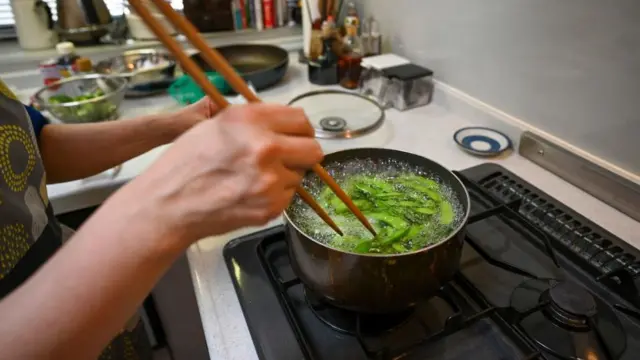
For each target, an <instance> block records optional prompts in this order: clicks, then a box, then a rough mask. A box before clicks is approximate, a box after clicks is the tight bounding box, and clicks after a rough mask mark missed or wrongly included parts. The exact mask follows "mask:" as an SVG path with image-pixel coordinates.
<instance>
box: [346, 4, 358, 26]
mask: <svg viewBox="0 0 640 360" xmlns="http://www.w3.org/2000/svg"><path fill="white" fill-rule="evenodd" d="M349 25H354V26H355V27H356V31H357V30H358V27H359V26H360V17H359V16H358V9H356V4H354V3H352V2H350V3H349V5H347V15H346V16H345V17H344V27H345V29H346V27H347V26H349Z"/></svg>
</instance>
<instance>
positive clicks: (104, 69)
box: [94, 49, 176, 96]
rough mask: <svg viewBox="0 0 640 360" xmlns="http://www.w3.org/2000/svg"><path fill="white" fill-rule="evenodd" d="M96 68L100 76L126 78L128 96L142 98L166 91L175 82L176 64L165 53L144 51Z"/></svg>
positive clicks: (124, 56) (104, 62)
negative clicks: (107, 75)
mask: <svg viewBox="0 0 640 360" xmlns="http://www.w3.org/2000/svg"><path fill="white" fill-rule="evenodd" d="M94 68H95V71H96V72H98V73H100V74H110V75H117V76H121V77H123V78H126V79H127V81H128V82H129V84H128V86H127V94H126V95H127V96H140V95H145V94H148V93H155V92H157V91H164V90H166V89H167V88H168V87H169V85H171V83H172V82H173V81H174V80H175V69H176V62H175V60H174V59H173V57H172V56H171V55H169V54H167V53H165V52H161V51H157V50H154V49H142V50H131V51H127V52H124V53H123V54H122V55H120V56H116V57H113V58H110V59H107V60H104V61H100V62H99V63H97V64H96V65H95V67H94Z"/></svg>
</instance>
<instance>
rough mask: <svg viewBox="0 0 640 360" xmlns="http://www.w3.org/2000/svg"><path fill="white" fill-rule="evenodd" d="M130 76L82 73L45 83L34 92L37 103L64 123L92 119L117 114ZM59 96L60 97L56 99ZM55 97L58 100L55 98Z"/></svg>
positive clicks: (106, 117) (93, 120)
mask: <svg viewBox="0 0 640 360" xmlns="http://www.w3.org/2000/svg"><path fill="white" fill-rule="evenodd" d="M126 88H127V80H126V79H124V78H122V77H118V76H110V75H100V74H91V75H82V76H75V77H71V78H68V79H64V80H61V81H58V82H56V83H53V84H51V85H48V86H45V87H43V88H41V89H40V90H38V91H37V92H36V93H35V94H34V96H33V102H34V105H35V106H37V107H38V108H40V109H43V110H47V111H48V112H49V113H51V114H52V115H53V116H55V117H56V118H58V119H59V120H60V121H62V122H65V123H89V122H100V121H105V120H114V119H116V118H118V108H119V107H120V104H121V103H122V100H123V99H124V94H125V90H126ZM96 92H101V93H102V94H101V95H99V96H96V97H93V98H91V99H87V100H74V101H65V102H58V101H60V100H59V99H60V98H61V97H65V96H66V97H70V98H74V99H75V98H77V97H80V96H87V95H89V94H95V93H96ZM56 100H57V101H56ZM54 101H56V102H54Z"/></svg>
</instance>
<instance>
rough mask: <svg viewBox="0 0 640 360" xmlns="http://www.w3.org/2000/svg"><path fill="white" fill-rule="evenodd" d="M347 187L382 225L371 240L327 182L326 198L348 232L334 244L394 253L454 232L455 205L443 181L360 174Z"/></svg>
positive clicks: (324, 201)
mask: <svg viewBox="0 0 640 360" xmlns="http://www.w3.org/2000/svg"><path fill="white" fill-rule="evenodd" d="M341 185H342V188H343V189H344V190H345V191H346V192H347V193H348V194H349V196H351V198H352V199H353V201H354V203H355V204H356V205H357V206H358V208H359V209H360V210H361V211H362V212H363V213H364V214H365V216H366V217H367V218H368V219H369V221H370V222H371V224H372V225H373V226H374V227H375V228H376V232H377V233H378V235H377V236H376V237H375V238H371V237H370V234H368V233H367V232H366V231H365V230H364V227H363V226H362V225H361V224H360V223H359V222H358V220H357V219H356V218H355V216H353V214H351V212H350V211H349V209H348V208H347V206H346V205H345V204H344V203H343V202H342V201H341V200H340V199H339V198H338V197H337V196H336V195H335V194H334V193H333V192H332V191H331V190H330V189H329V188H328V187H327V186H326V185H325V186H324V188H322V190H321V191H320V196H319V198H320V200H321V202H322V205H323V207H324V208H326V209H327V210H328V211H329V213H330V215H331V216H332V218H334V220H335V221H336V222H337V223H338V226H340V228H341V229H342V230H343V231H345V234H346V235H345V236H344V237H340V236H339V235H337V234H333V237H332V238H331V239H330V240H329V241H328V244H329V245H331V246H333V247H336V248H338V249H342V250H347V251H353V252H357V253H373V254H375V253H380V254H394V253H404V252H408V251H415V250H419V249H421V248H424V247H426V246H429V245H432V244H435V243H437V242H438V241H440V240H442V239H443V238H445V237H446V235H448V234H449V233H450V231H451V230H452V229H453V225H454V220H455V211H454V206H453V205H452V203H451V201H450V199H449V197H448V196H447V195H446V192H444V190H445V187H444V186H442V185H441V184H439V183H438V182H436V181H434V180H432V179H428V178H426V177H423V176H418V175H415V174H404V175H401V176H397V175H394V176H382V175H376V176H375V177H369V176H363V175H357V176H352V177H350V178H348V179H346V180H344V181H343V184H341Z"/></svg>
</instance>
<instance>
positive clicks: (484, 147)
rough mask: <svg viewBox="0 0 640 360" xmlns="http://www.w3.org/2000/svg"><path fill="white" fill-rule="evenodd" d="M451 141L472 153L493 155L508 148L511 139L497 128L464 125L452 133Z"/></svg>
mask: <svg viewBox="0 0 640 360" xmlns="http://www.w3.org/2000/svg"><path fill="white" fill-rule="evenodd" d="M453 141H455V142H456V144H458V146H459V147H460V148H461V149H462V150H464V151H466V152H468V153H470V154H473V155H479V156H495V155H499V154H502V153H503V152H505V151H506V150H508V149H510V148H511V146H512V144H511V139H509V137H508V136H507V135H505V134H503V133H501V132H499V131H497V130H494V129H490V128H486V127H466V128H462V129H460V130H458V131H456V132H455V133H454V134H453Z"/></svg>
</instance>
